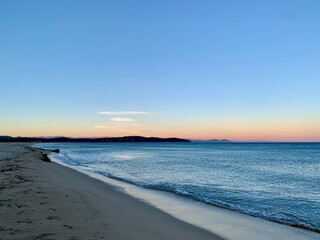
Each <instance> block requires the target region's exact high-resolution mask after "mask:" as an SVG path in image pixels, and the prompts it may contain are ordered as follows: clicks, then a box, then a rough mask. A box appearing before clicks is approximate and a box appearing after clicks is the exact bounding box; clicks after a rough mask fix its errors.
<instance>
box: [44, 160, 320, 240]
mask: <svg viewBox="0 0 320 240" xmlns="http://www.w3.org/2000/svg"><path fill="white" fill-rule="evenodd" d="M50 157H52V158H53V160H54V161H57V162H58V163H59V164H62V165H63V166H66V167H68V168H72V169H74V170H76V171H80V172H82V173H84V174H87V175H89V176H90V177H93V178H97V179H99V180H100V181H103V182H106V183H108V184H110V185H113V186H115V187H120V188H121V190H122V191H123V192H125V193H126V194H129V195H131V196H133V197H135V198H137V199H140V200H142V201H145V202H147V203H149V204H151V205H152V206H154V207H156V208H159V209H160V210H162V211H164V212H167V213H169V214H170V215H172V216H174V217H175V218H178V219H180V220H182V221H185V222H188V223H191V224H192V225H196V226H198V227H200V228H204V229H206V230H209V231H210V232H213V233H216V234H218V235H219V236H222V237H223V238H226V239H246V240H249V239H270V238H272V239H279V240H280V239H290V240H294V239H295V240H304V239H305V240H311V239H312V240H314V239H320V234H319V233H318V232H316V231H312V230H310V229H306V228H301V227H297V226H292V225H289V224H285V223H281V222H276V221H271V220H269V219H266V218H261V217H258V216H253V215H250V214H246V213H243V212H240V211H236V210H233V209H228V208H226V207H223V206H222V207H221V206H216V205H213V204H207V203H203V202H201V201H197V200H194V199H192V198H186V197H185V196H181V195H178V194H175V193H171V192H164V191H159V190H154V189H149V188H143V187H141V186H137V185H134V184H132V183H129V182H126V181H121V180H119V179H116V178H112V177H108V176H105V175H102V174H99V173H94V172H91V171H88V170H85V169H84V168H83V169H81V168H79V167H75V166H71V165H69V164H67V163H64V162H62V161H61V160H60V159H55V158H54V156H53V155H51V156H50ZM159 199H161V200H159ZM170 205H173V206H175V207H176V208H178V210H176V209H172V207H170ZM184 205H185V206H186V207H181V206H184ZM189 209H192V210H193V212H191V210H189ZM184 212H189V213H188V214H184ZM195 215H196V216H195ZM196 218H198V220H195V219H196ZM199 219H201V220H199ZM266 228H267V229H266ZM261 234H265V235H264V236H262V235H261Z"/></svg>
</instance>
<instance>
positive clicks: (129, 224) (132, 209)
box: [0, 143, 222, 240]
mask: <svg viewBox="0 0 320 240" xmlns="http://www.w3.org/2000/svg"><path fill="white" fill-rule="evenodd" d="M43 153H45V151H44V150H42V151H41V150H39V149H34V148H32V147H30V144H23V143H1V144H0V171H1V174H0V184H1V185H0V216H1V218H0V239H2V240H6V239H37V240H39V239H70V240H76V239H216V240H218V239H222V238H220V237H218V236H216V235H214V234H213V233H211V232H209V231H206V230H204V229H201V228H198V227H196V226H193V225H191V224H188V223H185V222H183V221H180V220H178V219H176V218H174V217H172V216H171V215H169V214H167V213H165V212H163V211H161V210H159V209H157V208H155V207H152V206H151V205H148V204H146V203H144V202H142V201H139V200H138V199H135V198H133V197H131V196H129V195H126V194H125V193H122V192H121V191H117V190H116V189H115V187H113V186H110V185H108V184H106V183H103V182H101V181H99V180H96V179H94V178H91V177H88V176H86V175H84V174H82V173H79V172H77V171H75V170H73V169H69V168H66V167H63V166H61V165H59V164H57V163H54V162H44V161H42V160H41V158H42V157H43Z"/></svg>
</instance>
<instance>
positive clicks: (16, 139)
mask: <svg viewBox="0 0 320 240" xmlns="http://www.w3.org/2000/svg"><path fill="white" fill-rule="evenodd" d="M0 142H191V141H190V140H187V139H182V138H175V137H172V138H158V137H142V136H124V137H105V138H71V137H11V136H0Z"/></svg>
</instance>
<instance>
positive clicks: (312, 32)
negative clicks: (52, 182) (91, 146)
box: [0, 0, 320, 141]
mask: <svg viewBox="0 0 320 240" xmlns="http://www.w3.org/2000/svg"><path fill="white" fill-rule="evenodd" d="M319 11H320V1H318V0H281V1H279V0H268V1H266V0H259V1H257V0H241V1H240V0H232V1H231V0H200V1H196V0H161V1H150V0H135V1H131V0H126V1H124V0H92V1H87V0H86V1H84V0H68V1H62V0H55V1H42V0H37V1H36V0H29V1H24V0H2V1H0V135H12V136H62V135H63V136H73V137H104V136H126V135H142V136H158V137H181V138H193V139H211V138H227V139H231V140H238V141H239V140H240V141H250V140H269V141H320V31H319V26H320V14H319Z"/></svg>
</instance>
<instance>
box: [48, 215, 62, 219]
mask: <svg viewBox="0 0 320 240" xmlns="http://www.w3.org/2000/svg"><path fill="white" fill-rule="evenodd" d="M47 219H48V220H60V219H61V218H59V217H58V216H49V217H47Z"/></svg>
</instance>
